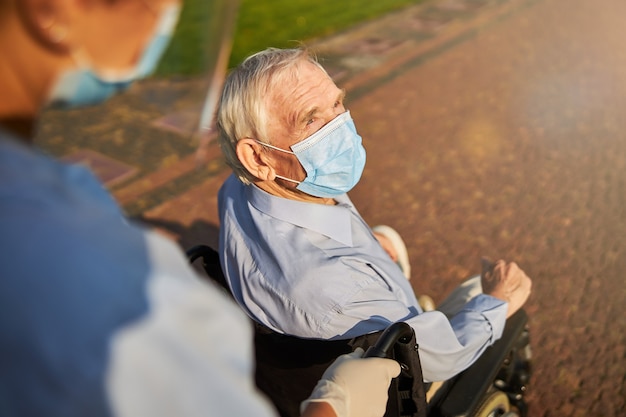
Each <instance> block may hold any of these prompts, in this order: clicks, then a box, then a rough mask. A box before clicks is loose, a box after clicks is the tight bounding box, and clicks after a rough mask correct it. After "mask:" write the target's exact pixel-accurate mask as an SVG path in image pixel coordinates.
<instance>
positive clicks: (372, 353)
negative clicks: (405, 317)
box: [363, 322, 413, 358]
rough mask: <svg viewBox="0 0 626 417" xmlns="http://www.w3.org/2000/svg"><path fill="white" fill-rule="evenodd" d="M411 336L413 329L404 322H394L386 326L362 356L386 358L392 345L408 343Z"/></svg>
mask: <svg viewBox="0 0 626 417" xmlns="http://www.w3.org/2000/svg"><path fill="white" fill-rule="evenodd" d="M411 336H413V329H412V328H411V326H409V325H408V324H406V323H404V322H396V323H393V324H392V325H391V326H389V327H387V328H386V329H385V331H384V332H383V334H381V335H380V337H379V338H378V340H377V341H376V343H375V344H374V345H372V346H370V347H369V348H368V349H367V351H366V352H365V354H364V355H363V357H364V358H373V357H375V358H386V357H388V354H389V352H390V351H391V349H393V346H394V345H395V344H396V343H398V342H400V343H405V344H406V343H409V342H410V341H411Z"/></svg>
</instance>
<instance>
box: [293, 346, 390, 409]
mask: <svg viewBox="0 0 626 417" xmlns="http://www.w3.org/2000/svg"><path fill="white" fill-rule="evenodd" d="M361 356H363V349H361V348H357V349H356V350H355V351H354V352H352V353H349V354H346V355H342V356H340V357H338V358H337V359H336V360H335V362H333V364H332V365H330V366H329V367H328V369H326V371H325V372H324V375H322V379H320V380H319V382H318V383H317V385H316V386H315V389H314V390H313V393H311V395H310V396H309V398H308V399H306V400H305V401H304V402H303V403H302V405H301V406H300V410H301V412H302V413H303V414H302V415H303V416H313V415H318V414H317V413H313V412H312V410H310V409H311V408H312V406H313V405H315V404H313V403H318V402H325V403H328V404H329V405H330V406H331V407H332V409H333V410H334V412H335V414H336V415H337V417H381V416H382V415H383V414H385V409H386V407H387V397H388V390H389V384H390V383H391V379H392V378H395V377H397V376H398V375H399V374H400V365H399V364H398V362H396V361H394V360H391V359H383V358H361Z"/></svg>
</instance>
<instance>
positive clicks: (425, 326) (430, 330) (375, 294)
mask: <svg viewBox="0 0 626 417" xmlns="http://www.w3.org/2000/svg"><path fill="white" fill-rule="evenodd" d="M506 311H507V304H506V302H504V301H501V300H498V299H497V298H494V297H491V296H488V295H478V296H476V297H474V298H473V299H471V300H470V301H469V302H468V303H467V304H466V305H465V307H464V308H463V309H461V311H460V312H458V313H457V314H456V315H455V316H454V317H452V318H451V319H448V318H447V317H446V316H445V315H444V314H443V313H441V312H439V311H436V310H435V311H430V312H425V313H423V312H420V311H418V310H417V309H416V308H412V307H407V306H406V305H405V304H404V303H403V302H402V301H400V300H398V298H397V296H396V295H395V294H394V293H393V292H391V291H385V290H384V289H382V287H381V286H379V285H371V286H369V287H367V288H364V289H363V290H362V291H359V292H358V293H357V294H356V295H355V296H354V298H353V299H352V301H351V302H350V303H348V304H346V306H345V308H344V309H343V311H342V312H341V315H340V316H341V317H338V318H337V320H336V322H337V323H341V322H342V321H343V320H345V321H346V323H348V322H354V320H355V319H357V320H358V324H357V325H356V326H354V327H352V328H351V329H350V330H349V331H348V332H347V333H346V334H344V335H343V336H342V338H346V337H354V336H358V335H361V334H366V333H371V332H374V331H378V330H380V329H381V328H384V327H386V326H388V325H389V324H391V323H393V322H396V321H404V322H406V323H408V324H409V325H410V326H411V327H412V328H413V329H414V330H415V337H416V340H417V342H418V344H419V354H420V361H421V363H422V371H423V375H424V379H425V380H426V381H443V380H446V379H449V378H451V377H452V376H454V375H456V374H458V373H459V372H461V371H463V370H465V369H466V368H467V367H468V366H470V365H471V364H472V363H473V362H474V361H475V360H476V359H477V358H478V357H479V356H480V355H481V354H482V353H483V352H484V350H485V349H486V348H487V347H489V346H490V345H491V344H492V343H493V342H495V341H496V340H497V339H499V338H500V337H501V336H502V332H503V330H504V324H505V321H506Z"/></svg>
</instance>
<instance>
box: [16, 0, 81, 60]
mask: <svg viewBox="0 0 626 417" xmlns="http://www.w3.org/2000/svg"><path fill="white" fill-rule="evenodd" d="M16 5H17V10H18V14H19V16H20V19H21V21H22V23H23V24H24V27H25V28H26V30H27V31H28V33H30V34H31V36H32V37H33V38H34V39H35V40H36V41H37V42H38V43H39V44H40V45H42V46H44V47H45V48H46V49H48V50H50V51H53V52H57V53H63V54H64V53H67V51H68V50H69V49H70V47H69V36H68V33H69V31H70V22H69V21H70V15H71V13H68V10H69V9H68V8H69V7H72V0H18V1H16Z"/></svg>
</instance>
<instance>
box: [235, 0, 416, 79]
mask: <svg viewBox="0 0 626 417" xmlns="http://www.w3.org/2000/svg"><path fill="white" fill-rule="evenodd" d="M420 2H421V0H270V1H267V0H266V1H259V0H242V2H241V6H240V9H239V18H238V21H237V29H236V32H235V37H234V42H233V51H232V54H231V59H230V66H231V67H232V66H236V65H237V64H239V63H240V62H241V61H243V59H245V58H246V57H247V56H248V55H250V54H252V53H254V52H258V51H260V50H262V49H265V48H267V47H270V46H274V47H278V48H285V47H293V46H296V45H297V44H298V42H305V43H306V41H309V40H311V39H315V38H318V37H323V36H327V35H330V34H333V33H336V32H339V31H342V30H345V29H347V28H349V27H350V26H352V25H355V24H357V23H361V22H364V21H367V20H370V19H372V18H376V17H379V16H382V15H383V14H385V13H389V12H391V11H393V10H397V9H399V8H402V7H405V6H408V5H412V4H416V3H420Z"/></svg>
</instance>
